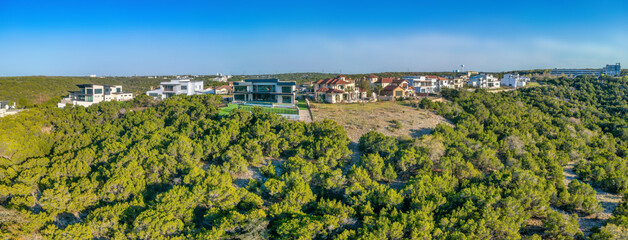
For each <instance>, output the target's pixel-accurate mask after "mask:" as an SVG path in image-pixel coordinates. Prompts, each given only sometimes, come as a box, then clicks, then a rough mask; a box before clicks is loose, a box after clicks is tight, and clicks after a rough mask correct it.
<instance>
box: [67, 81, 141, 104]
mask: <svg viewBox="0 0 628 240" xmlns="http://www.w3.org/2000/svg"><path fill="white" fill-rule="evenodd" d="M76 86H78V87H79V88H80V90H79V91H71V92H70V94H69V95H68V96H67V97H65V98H63V99H61V102H59V103H58V104H57V107H61V108H62V107H65V106H66V105H67V104H72V105H74V106H84V107H88V106H90V105H92V104H96V103H100V102H108V101H113V100H115V101H128V100H131V99H133V93H130V92H124V91H122V86H121V85H113V86H110V85H100V84H79V85H76Z"/></svg>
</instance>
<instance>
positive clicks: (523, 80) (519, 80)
mask: <svg viewBox="0 0 628 240" xmlns="http://www.w3.org/2000/svg"><path fill="white" fill-rule="evenodd" d="M528 82H530V78H529V77H524V76H519V74H513V73H508V74H504V77H503V78H502V80H501V84H502V86H509V87H515V88H517V87H524V86H525V85H526V84H528Z"/></svg>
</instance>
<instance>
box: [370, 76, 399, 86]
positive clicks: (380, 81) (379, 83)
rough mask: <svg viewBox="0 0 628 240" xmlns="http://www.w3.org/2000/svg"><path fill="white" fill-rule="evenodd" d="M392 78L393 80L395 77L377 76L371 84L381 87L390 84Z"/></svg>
mask: <svg viewBox="0 0 628 240" xmlns="http://www.w3.org/2000/svg"><path fill="white" fill-rule="evenodd" d="M371 79H372V78H371ZM394 80H395V78H392V77H388V78H379V79H377V80H375V82H373V85H374V86H381V87H382V88H385V87H387V86H388V85H390V84H391V83H392V82H393V81H394Z"/></svg>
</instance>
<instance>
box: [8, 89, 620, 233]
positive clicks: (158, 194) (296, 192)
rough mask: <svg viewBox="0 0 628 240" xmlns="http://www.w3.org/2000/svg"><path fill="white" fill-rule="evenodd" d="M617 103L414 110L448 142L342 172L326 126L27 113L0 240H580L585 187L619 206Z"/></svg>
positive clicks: (173, 108) (484, 95)
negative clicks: (427, 114)
mask: <svg viewBox="0 0 628 240" xmlns="http://www.w3.org/2000/svg"><path fill="white" fill-rule="evenodd" d="M627 88H628V82H627V81H625V80H622V79H619V80H617V79H603V80H601V81H597V80H594V79H589V78H578V79H575V80H569V79H556V80H549V81H547V82H545V83H544V85H543V86H539V87H535V88H527V89H520V90H517V91H512V92H502V93H488V92H486V91H482V90H479V91H477V92H467V91H454V90H452V91H445V92H444V93H443V95H444V97H445V98H447V99H449V100H450V101H451V102H450V103H438V102H431V101H429V100H427V99H425V100H423V101H422V102H421V103H420V104H419V106H420V107H422V108H426V109H430V110H433V111H435V112H437V113H439V114H441V115H442V116H445V117H446V118H447V119H449V120H450V121H451V122H452V123H453V124H454V125H455V127H450V126H447V125H439V126H438V127H437V128H436V129H434V131H433V132H432V133H431V134H428V135H424V136H422V137H421V138H419V139H410V138H398V139H396V138H392V137H388V136H385V135H383V134H381V133H378V132H369V133H367V134H365V135H364V136H362V138H361V139H360V141H359V144H358V149H359V150H360V157H359V159H356V161H354V160H352V158H351V150H349V148H348V144H349V139H348V138H347V137H346V132H345V131H344V129H343V128H342V127H340V126H339V125H337V124H336V123H334V122H331V121H323V122H314V123H310V124H305V123H302V122H295V121H288V120H285V119H283V118H281V117H279V116H277V115H275V114H273V113H267V112H264V111H263V109H261V108H254V109H251V111H250V112H249V111H242V110H240V109H233V110H232V111H230V113H229V114H226V115H224V114H222V115H221V114H220V110H219V109H218V108H217V106H218V104H219V98H218V97H215V96H210V95H205V96H193V97H180V96H176V97H172V98H169V99H167V100H165V101H163V102H159V103H153V102H152V101H150V99H148V98H146V97H140V98H137V99H135V100H134V101H131V102H126V103H116V102H107V103H101V104H98V105H94V106H91V107H89V108H83V107H75V108H67V109H57V108H45V107H41V108H34V109H30V110H28V111H25V112H22V113H20V114H18V115H15V116H10V117H5V118H1V119H0V176H1V177H0V205H1V206H0V216H2V218H0V231H1V232H0V233H1V234H3V236H2V238H17V237H24V238H28V237H36V236H38V235H42V236H43V237H45V238H54V239H72V238H73V239H83V238H92V237H93V238H115V239H126V238H131V239H166V238H172V239H192V238H193V239H521V238H526V239H541V238H543V239H574V238H583V237H584V235H583V233H582V232H580V230H579V226H578V222H577V220H576V219H577V217H578V215H580V216H584V215H587V214H591V213H598V212H600V211H601V210H602V209H601V207H600V205H599V203H598V202H597V201H596V199H595V198H594V195H595V190H594V189H593V188H592V187H591V185H590V183H591V184H593V185H594V186H596V187H600V188H604V189H608V190H609V191H613V192H617V193H626V192H627V191H626V185H624V182H626V180H625V178H628V175H627V174H625V172H624V171H625V162H626V154H625V153H626V152H628V151H627V150H628V149H627V147H626V143H625V141H626V139H625V137H626V135H625V132H624V131H623V130H621V129H623V128H624V126H626V125H625V119H626V118H625V115H623V114H626V113H625V110H623V108H621V106H625V104H626V99H625V97H626V96H628V95H626V94H624V91H626V89H627ZM606 94H614V95H613V96H612V97H607V95H606ZM131 109H144V110H142V111H131ZM347 117H349V116H347ZM618 129H619V130H618ZM573 161H575V162H578V167H577V171H578V173H579V175H580V177H581V181H572V182H571V183H570V184H568V185H565V184H564V183H563V179H564V176H563V166H564V165H565V164H567V163H568V162H573ZM599 176H601V177H599ZM627 209H628V203H625V202H624V203H622V205H620V207H618V208H617V209H615V212H614V216H613V217H612V218H611V219H609V221H608V224H607V225H606V226H604V227H602V228H600V229H594V230H592V232H593V234H592V235H591V238H593V239H610V238H612V237H617V238H621V236H625V234H626V232H627V231H628V230H627V229H628V220H627V219H628V210H627ZM558 210H561V211H558ZM562 211H564V212H567V213H569V214H571V215H566V214H562V213H561V212H562ZM622 234H624V235H622Z"/></svg>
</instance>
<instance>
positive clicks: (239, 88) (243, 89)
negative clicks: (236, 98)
mask: <svg viewBox="0 0 628 240" xmlns="http://www.w3.org/2000/svg"><path fill="white" fill-rule="evenodd" d="M234 90H235V92H246V91H247V90H246V86H236V87H235V88H234Z"/></svg>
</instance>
